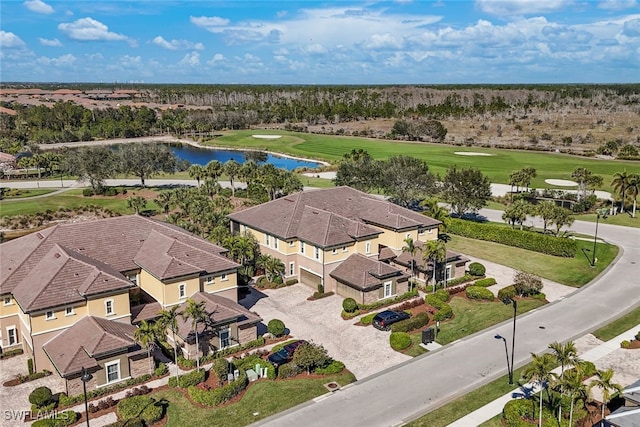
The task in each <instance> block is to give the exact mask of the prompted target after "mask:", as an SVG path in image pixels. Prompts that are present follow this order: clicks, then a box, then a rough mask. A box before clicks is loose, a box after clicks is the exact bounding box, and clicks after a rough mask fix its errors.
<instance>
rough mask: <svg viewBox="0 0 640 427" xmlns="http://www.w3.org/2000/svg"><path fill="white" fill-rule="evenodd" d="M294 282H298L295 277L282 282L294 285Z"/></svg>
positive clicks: (286, 284)
mask: <svg viewBox="0 0 640 427" xmlns="http://www.w3.org/2000/svg"><path fill="white" fill-rule="evenodd" d="M296 283H298V279H296V278H295V277H294V278H293V279H287V281H286V282H284V284H285V286H291V285H295V284H296Z"/></svg>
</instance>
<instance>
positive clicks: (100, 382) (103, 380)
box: [93, 353, 130, 387]
mask: <svg viewBox="0 0 640 427" xmlns="http://www.w3.org/2000/svg"><path fill="white" fill-rule="evenodd" d="M115 361H119V362H120V380H119V381H117V382H120V381H122V380H125V379H127V378H129V377H130V374H129V358H128V357H127V353H121V354H118V355H114V356H110V357H107V358H105V359H102V360H98V365H100V368H101V369H100V370H99V371H97V372H96V373H95V374H93V376H94V377H95V378H96V383H97V386H98V387H100V386H104V385H111V384H115V383H116V381H114V382H112V383H110V384H107V370H106V369H105V365H107V364H110V363H112V362H115Z"/></svg>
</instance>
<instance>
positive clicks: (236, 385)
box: [188, 372, 249, 406]
mask: <svg viewBox="0 0 640 427" xmlns="http://www.w3.org/2000/svg"><path fill="white" fill-rule="evenodd" d="M248 382H249V381H248V380H247V375H246V374H245V373H244V372H242V373H241V374H240V376H239V377H238V379H236V380H235V381H231V382H230V383H228V384H225V385H224V386H222V387H218V388H215V389H213V390H203V389H201V388H200V387H195V386H191V387H189V390H188V391H189V397H191V399H193V400H194V401H196V402H198V403H200V404H202V405H206V406H217V405H220V404H222V403H224V402H227V401H229V400H231V399H233V398H234V397H235V396H237V395H238V394H239V393H240V392H242V390H244V389H245V388H246V387H247V384H248Z"/></svg>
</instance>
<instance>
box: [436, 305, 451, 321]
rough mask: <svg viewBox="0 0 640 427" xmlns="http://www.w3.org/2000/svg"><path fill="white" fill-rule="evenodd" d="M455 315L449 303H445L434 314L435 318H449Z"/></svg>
mask: <svg viewBox="0 0 640 427" xmlns="http://www.w3.org/2000/svg"><path fill="white" fill-rule="evenodd" d="M451 317H453V308H451V306H450V305H449V304H447V303H444V304H443V305H442V307H440V308H439V309H438V312H437V313H436V314H434V315H433V320H447V319H450V318H451Z"/></svg>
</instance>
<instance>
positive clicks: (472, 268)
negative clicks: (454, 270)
mask: <svg viewBox="0 0 640 427" xmlns="http://www.w3.org/2000/svg"><path fill="white" fill-rule="evenodd" d="M486 271H487V270H486V269H485V268H484V265H482V264H480V263H479V262H472V263H471V264H469V274H471V275H472V276H484V274H485V273H486Z"/></svg>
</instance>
